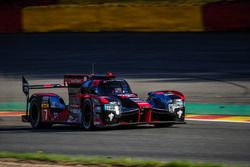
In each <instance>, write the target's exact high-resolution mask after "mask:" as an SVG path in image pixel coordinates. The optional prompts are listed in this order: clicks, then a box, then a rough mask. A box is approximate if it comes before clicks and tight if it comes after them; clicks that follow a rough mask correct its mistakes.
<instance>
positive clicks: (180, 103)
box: [174, 99, 185, 107]
mask: <svg viewBox="0 0 250 167" xmlns="http://www.w3.org/2000/svg"><path fill="white" fill-rule="evenodd" d="M174 104H175V105H176V106H179V107H184V106H185V103H184V101H183V100H181V99H175V100H174Z"/></svg>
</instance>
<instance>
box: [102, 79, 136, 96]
mask: <svg viewBox="0 0 250 167" xmlns="http://www.w3.org/2000/svg"><path fill="white" fill-rule="evenodd" d="M98 93H99V94H101V95H114V94H131V93H132V91H131V90H130V88H129V85H128V83H127V82H126V81H102V82H101V83H100V84H99V86H98Z"/></svg>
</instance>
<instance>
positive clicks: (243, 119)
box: [186, 115, 250, 123]
mask: <svg viewBox="0 0 250 167" xmlns="http://www.w3.org/2000/svg"><path fill="white" fill-rule="evenodd" d="M186 120H190V121H212V122H239V123H250V116H231V115H186Z"/></svg>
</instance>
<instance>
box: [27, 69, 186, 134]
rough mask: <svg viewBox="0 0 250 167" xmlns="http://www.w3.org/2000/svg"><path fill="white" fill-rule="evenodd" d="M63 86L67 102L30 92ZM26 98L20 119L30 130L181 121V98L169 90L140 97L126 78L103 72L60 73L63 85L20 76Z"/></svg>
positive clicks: (183, 109) (163, 124)
mask: <svg viewBox="0 0 250 167" xmlns="http://www.w3.org/2000/svg"><path fill="white" fill-rule="evenodd" d="M48 88H67V89H68V95H69V104H67V105H66V104H65V102H64V100H63V99H62V98H61V97H60V96H58V95H57V94H54V93H34V94H32V95H31V96H30V95H29V90H30V89H48ZM23 92H24V94H25V95H26V97H27V107H26V114H25V115H23V116H22V120H23V122H30V123H31V126H32V127H33V128H34V129H39V128H50V127H51V126H52V125H53V124H74V125H79V126H81V127H82V128H84V129H86V130H91V129H94V128H96V127H109V126H117V125H131V124H132V125H138V124H154V125H155V126H166V127H167V126H171V125H173V124H184V123H185V97H184V95H183V94H182V93H180V92H177V91H171V90H164V91H154V92H149V93H148V99H147V100H144V99H141V98H139V97H138V96H137V94H135V93H133V92H132V91H131V89H130V86H129V84H128V83H127V82H126V80H123V79H116V78H115V76H114V75H113V74H112V73H107V74H106V75H94V74H75V75H64V83H63V84H43V85H29V84H28V82H27V80H26V79H25V78H24V77H23Z"/></svg>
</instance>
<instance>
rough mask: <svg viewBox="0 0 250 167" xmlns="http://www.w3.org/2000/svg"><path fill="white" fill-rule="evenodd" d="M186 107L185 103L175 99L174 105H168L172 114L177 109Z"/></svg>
mask: <svg viewBox="0 0 250 167" xmlns="http://www.w3.org/2000/svg"><path fill="white" fill-rule="evenodd" d="M183 107H185V102H184V101H183V100H181V99H175V100H174V101H173V103H171V104H169V105H168V110H169V112H170V113H174V112H175V109H178V108H183Z"/></svg>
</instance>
